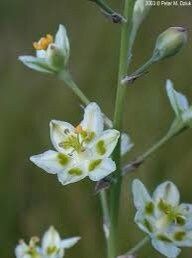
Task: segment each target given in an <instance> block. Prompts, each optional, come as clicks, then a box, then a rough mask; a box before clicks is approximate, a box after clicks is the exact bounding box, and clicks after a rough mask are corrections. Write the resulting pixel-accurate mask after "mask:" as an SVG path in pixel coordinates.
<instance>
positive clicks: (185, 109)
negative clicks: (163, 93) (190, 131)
mask: <svg viewBox="0 0 192 258" xmlns="http://www.w3.org/2000/svg"><path fill="white" fill-rule="evenodd" d="M166 90H167V95H168V97H169V101H170V103H171V106H172V108H173V110H174V113H175V116H176V118H177V119H178V121H179V120H180V122H181V123H183V127H185V126H189V127H192V106H189V103H188V100H187V98H186V97H185V96H184V95H183V94H181V93H180V92H177V91H176V90H175V89H174V87H173V83H172V81H171V80H167V83H166Z"/></svg>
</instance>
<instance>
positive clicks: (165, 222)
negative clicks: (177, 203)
mask: <svg viewBox="0 0 192 258" xmlns="http://www.w3.org/2000/svg"><path fill="white" fill-rule="evenodd" d="M158 208H159V209H160V210H161V212H163V215H162V216H161V218H160V219H159V221H158V223H157V225H158V227H161V228H165V227H168V226H170V225H171V224H172V223H174V224H176V225H178V226H183V225H184V224H185V222H186V218H185V216H184V215H183V214H182V213H181V212H179V211H178V209H177V207H173V206H172V205H171V204H169V203H166V202H165V201H164V200H162V199H161V200H160V202H159V204H158Z"/></svg>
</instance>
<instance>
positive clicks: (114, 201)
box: [108, 0, 134, 258]
mask: <svg viewBox="0 0 192 258" xmlns="http://www.w3.org/2000/svg"><path fill="white" fill-rule="evenodd" d="M133 6H134V1H133V0H125V5H124V17H125V18H126V19H127V23H125V24H123V25H122V32H121V46H120V61H119V74H118V86H117V95H116V104H115V114H114V128H116V129H117V130H119V131H121V129H122V118H123V107H124V102H125V93H126V87H125V86H122V85H121V79H122V78H123V77H124V76H125V75H126V72H127V69H128V66H129V60H130V58H128V53H131V49H130V32H131V27H132V22H131V20H132V19H131V18H132V12H133ZM131 47H132V46H131ZM120 151H121V150H120V141H119V142H118V144H117V147H116V149H115V151H114V156H113V159H114V160H115V163H116V166H117V170H116V178H117V183H115V184H113V185H112V186H111V190H110V218H111V227H110V235H109V242H110V245H111V248H112V250H108V252H109V254H110V255H109V256H108V257H109V258H115V257H116V255H117V250H116V245H117V239H118V237H117V224H118V214H119V199H120V193H121V180H122V179H121V154H120Z"/></svg>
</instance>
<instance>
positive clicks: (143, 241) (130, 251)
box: [125, 236, 149, 255]
mask: <svg viewBox="0 0 192 258" xmlns="http://www.w3.org/2000/svg"><path fill="white" fill-rule="evenodd" d="M148 242H149V237H148V236H147V237H145V238H143V239H142V240H141V241H140V242H139V243H138V244H136V245H135V246H134V247H133V248H131V249H130V250H129V251H128V252H127V253H126V254H125V255H133V254H136V253H137V252H138V251H139V250H140V249H141V248H142V247H143V246H144V245H146V244H147V243H148Z"/></svg>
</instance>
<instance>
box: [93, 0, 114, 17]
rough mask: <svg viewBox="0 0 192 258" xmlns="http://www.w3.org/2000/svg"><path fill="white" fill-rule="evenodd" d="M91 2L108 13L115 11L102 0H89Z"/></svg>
mask: <svg viewBox="0 0 192 258" xmlns="http://www.w3.org/2000/svg"><path fill="white" fill-rule="evenodd" d="M90 1H91V2H95V3H96V4H97V5H98V6H99V7H100V8H101V9H103V10H104V11H105V12H106V13H108V14H114V13H115V11H113V9H112V8H111V7H109V6H108V5H107V4H106V3H105V2H104V1H103V0H90Z"/></svg>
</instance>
